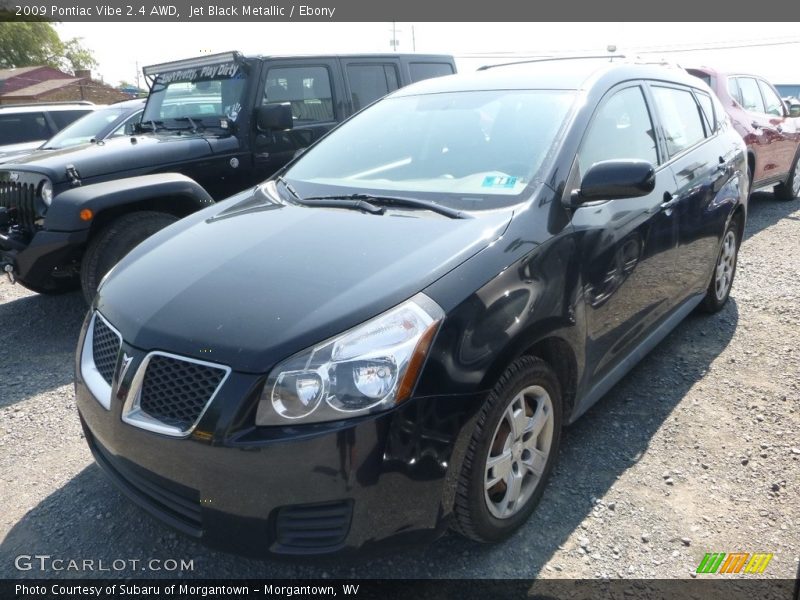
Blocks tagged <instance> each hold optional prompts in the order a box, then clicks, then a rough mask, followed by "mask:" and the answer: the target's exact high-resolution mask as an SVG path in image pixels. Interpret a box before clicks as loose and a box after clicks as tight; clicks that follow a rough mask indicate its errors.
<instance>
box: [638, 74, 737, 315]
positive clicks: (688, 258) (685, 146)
mask: <svg viewBox="0 0 800 600" xmlns="http://www.w3.org/2000/svg"><path fill="white" fill-rule="evenodd" d="M649 92H650V94H651V96H652V98H653V105H654V109H655V112H656V113H657V115H658V120H659V123H660V124H661V125H660V126H661V131H662V138H663V140H664V142H665V152H666V157H667V160H668V165H669V168H670V169H671V171H672V174H673V177H674V178H675V183H676V191H675V192H674V193H672V194H670V197H669V198H665V200H666V202H665V203H664V207H666V208H663V210H664V211H665V212H668V213H671V214H673V215H674V217H675V218H676V219H677V222H678V232H679V236H678V250H677V257H678V260H677V266H676V269H675V275H674V276H675V281H676V283H677V284H678V292H679V294H680V296H679V298H678V300H679V301H680V300H683V299H685V298H687V297H688V296H690V295H692V294H695V293H698V292H703V291H705V289H706V287H707V286H708V282H709V280H710V279H709V278H710V269H711V267H712V266H713V265H714V263H715V258H716V255H717V252H718V249H719V243H720V236H721V235H722V232H723V231H724V230H725V223H726V220H727V218H728V215H729V214H730V211H731V208H730V204H729V203H727V202H723V201H719V200H720V198H721V197H723V198H724V197H726V196H732V197H733V198H735V193H733V194H732V193H731V192H732V191H733V192H735V190H732V189H728V188H726V187H725V186H726V184H727V183H728V181H729V180H730V179H731V178H732V177H733V176H734V172H735V161H736V158H737V156H738V154H739V149H738V148H737V147H736V145H735V144H733V143H732V142H728V143H725V142H723V141H722V140H721V139H720V136H719V135H717V128H718V123H717V117H716V114H715V111H714V103H713V101H712V99H711V97H710V96H709V95H708V94H706V93H705V92H701V91H700V90H696V89H693V88H690V87H686V86H681V85H673V84H667V83H663V82H650V84H649ZM726 139H727V138H726Z"/></svg>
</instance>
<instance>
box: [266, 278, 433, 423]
mask: <svg viewBox="0 0 800 600" xmlns="http://www.w3.org/2000/svg"><path fill="white" fill-rule="evenodd" d="M443 318H444V311H442V309H441V308H440V307H439V305H438V304H436V303H435V302H434V301H433V300H431V299H430V298H428V297H427V296H426V295H424V294H417V295H416V296H414V297H413V298H411V299H410V300H407V301H406V302H404V303H403V304H400V305H399V306H397V307H395V308H393V309H391V310H389V311H387V312H385V313H383V314H381V315H379V316H377V317H375V318H373V319H370V320H369V321H367V322H366V323H363V324H361V325H358V326H357V327H354V328H353V329H350V330H349V331H346V332H344V333H342V334H341V335H338V336H336V337H334V338H332V339H330V340H328V341H325V342H322V343H320V344H318V345H317V346H314V347H313V348H309V349H307V350H304V351H302V352H300V353H298V354H295V355H294V356H292V357H290V358H288V359H286V360H285V361H283V362H282V363H280V364H278V365H277V366H276V367H275V368H274V369H273V370H272V371H271V372H270V374H269V376H268V377H267V382H266V385H265V386H264V391H263V392H262V394H261V399H260V401H259V404H258V411H257V412H256V425H287V424H289V423H317V422H320V421H336V420H340V419H347V418H350V417H355V416H358V415H364V414H369V413H374V412H379V411H382V410H386V409H388V408H391V407H393V406H395V405H397V404H399V403H400V402H403V401H404V400H407V399H408V398H409V397H410V396H411V393H412V392H413V390H414V386H415V385H416V382H417V378H418V377H419V373H420V371H421V369H422V365H423V364H424V362H425V357H426V356H427V353H428V350H429V349H430V347H431V343H432V342H433V338H434V336H435V335H436V331H437V330H438V329H439V325H440V323H441V321H442V319H443Z"/></svg>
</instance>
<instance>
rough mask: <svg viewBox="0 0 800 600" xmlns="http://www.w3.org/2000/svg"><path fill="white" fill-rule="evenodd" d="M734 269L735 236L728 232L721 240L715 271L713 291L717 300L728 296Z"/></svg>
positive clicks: (730, 231) (731, 231)
mask: <svg viewBox="0 0 800 600" xmlns="http://www.w3.org/2000/svg"><path fill="white" fill-rule="evenodd" d="M735 268H736V234H735V233H734V232H733V230H730V229H729V230H728V232H727V233H726V234H725V238H724V239H723V240H722V249H721V250H720V253H719V259H718V260H717V269H716V274H715V277H714V291H715V293H716V295H717V300H720V301H721V300H723V299H724V298H725V296H726V295H727V294H728V292H729V290H730V287H731V283H732V282H733V270H734V269H735Z"/></svg>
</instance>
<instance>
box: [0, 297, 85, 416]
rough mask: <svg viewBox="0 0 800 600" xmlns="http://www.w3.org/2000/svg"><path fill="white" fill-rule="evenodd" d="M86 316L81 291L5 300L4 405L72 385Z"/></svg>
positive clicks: (0, 323) (1, 332)
mask: <svg viewBox="0 0 800 600" xmlns="http://www.w3.org/2000/svg"><path fill="white" fill-rule="evenodd" d="M85 314H86V304H85V303H84V301H83V296H82V295H81V294H80V293H79V292H75V293H71V294H65V295H59V296H44V295H40V294H35V295H33V296H26V297H24V298H19V299H17V300H12V301H10V302H4V303H2V304H0V369H2V374H0V408H2V407H4V406H10V405H12V404H15V403H16V402H19V401H20V400H24V399H26V398H29V397H31V396H35V395H36V394H41V393H42V392H47V391H49V390H53V389H55V388H58V387H61V386H62V385H66V384H68V383H72V381H73V375H74V374H73V365H74V357H75V345H76V344H77V342H78V333H79V332H80V329H81V322H82V321H83V317H84V315H85Z"/></svg>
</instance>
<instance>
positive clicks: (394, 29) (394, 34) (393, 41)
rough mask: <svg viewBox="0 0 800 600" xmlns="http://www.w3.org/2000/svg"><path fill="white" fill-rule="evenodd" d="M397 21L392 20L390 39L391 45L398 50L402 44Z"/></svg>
mask: <svg viewBox="0 0 800 600" xmlns="http://www.w3.org/2000/svg"><path fill="white" fill-rule="evenodd" d="M397 32H398V29H397V23H395V22H394V21H392V39H391V40H389V45H390V46H391V47H392V50H394V51H395V52H397V47H398V46H399V45H400V41H399V40H398V39H397Z"/></svg>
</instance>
